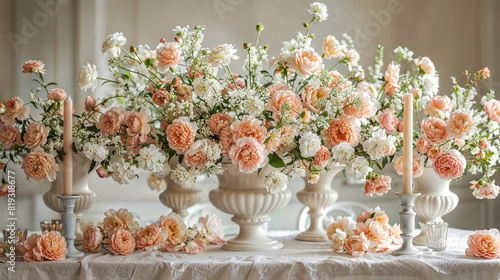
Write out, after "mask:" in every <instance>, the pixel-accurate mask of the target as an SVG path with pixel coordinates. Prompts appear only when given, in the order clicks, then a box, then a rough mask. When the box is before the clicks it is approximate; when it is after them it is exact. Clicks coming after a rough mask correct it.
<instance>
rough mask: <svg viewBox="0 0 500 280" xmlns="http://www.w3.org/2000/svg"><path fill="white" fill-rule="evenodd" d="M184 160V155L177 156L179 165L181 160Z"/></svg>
mask: <svg viewBox="0 0 500 280" xmlns="http://www.w3.org/2000/svg"><path fill="white" fill-rule="evenodd" d="M183 159H184V155H180V156H179V163H180V164H182V160H183Z"/></svg>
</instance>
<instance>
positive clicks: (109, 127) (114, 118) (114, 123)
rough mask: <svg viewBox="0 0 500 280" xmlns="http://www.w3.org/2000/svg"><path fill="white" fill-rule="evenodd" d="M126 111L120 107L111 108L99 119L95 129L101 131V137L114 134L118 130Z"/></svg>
mask: <svg viewBox="0 0 500 280" xmlns="http://www.w3.org/2000/svg"><path fill="white" fill-rule="evenodd" d="M126 117H127V111H126V110H125V108H122V107H113V108H111V109H109V110H108V111H107V112H106V113H104V114H102V115H101V116H100V117H99V122H97V124H96V127H97V128H98V129H99V130H100V131H101V134H102V136H108V135H110V134H115V133H117V132H118V131H119V130H120V127H121V126H122V124H123V122H124V121H125V118H126Z"/></svg>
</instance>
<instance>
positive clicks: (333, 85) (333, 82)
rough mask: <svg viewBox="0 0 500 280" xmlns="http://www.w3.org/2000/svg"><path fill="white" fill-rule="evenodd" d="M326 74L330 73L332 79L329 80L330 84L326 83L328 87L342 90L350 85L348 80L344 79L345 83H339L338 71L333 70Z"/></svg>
mask: <svg viewBox="0 0 500 280" xmlns="http://www.w3.org/2000/svg"><path fill="white" fill-rule="evenodd" d="M328 74H329V75H330V77H332V80H331V81H330V84H329V85H328V87H329V88H330V89H333V88H338V89H339V91H343V90H344V89H346V88H348V87H350V86H351V85H352V83H351V82H350V81H346V82H345V83H340V81H341V80H340V76H341V75H340V73H339V72H338V71H337V70H334V71H330V72H328Z"/></svg>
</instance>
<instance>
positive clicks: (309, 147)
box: [299, 131, 321, 157]
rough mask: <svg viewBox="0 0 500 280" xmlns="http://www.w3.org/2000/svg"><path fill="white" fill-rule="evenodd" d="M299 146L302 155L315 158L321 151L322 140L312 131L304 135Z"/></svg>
mask: <svg viewBox="0 0 500 280" xmlns="http://www.w3.org/2000/svg"><path fill="white" fill-rule="evenodd" d="M299 144H300V146H299V148H300V154H301V155H302V156H303V157H313V156H314V155H316V153H317V152H318V151H319V150H320V149H321V139H320V138H319V136H318V135H317V134H314V133H312V132H311V131H307V132H306V133H304V135H303V136H302V138H300V140H299Z"/></svg>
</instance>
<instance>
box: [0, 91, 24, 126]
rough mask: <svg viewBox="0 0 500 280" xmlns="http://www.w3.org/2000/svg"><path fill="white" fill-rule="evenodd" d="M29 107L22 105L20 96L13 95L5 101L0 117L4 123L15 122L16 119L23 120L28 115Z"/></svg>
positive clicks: (10, 123)
mask: <svg viewBox="0 0 500 280" xmlns="http://www.w3.org/2000/svg"><path fill="white" fill-rule="evenodd" d="M29 113H30V108H29V107H28V106H24V101H23V100H22V99H21V98H20V97H18V96H17V97H14V98H11V99H9V100H7V103H5V114H3V115H2V117H1V118H0V119H1V120H2V122H3V124H4V125H14V124H16V119H18V120H21V121H22V120H24V119H26V118H27V117H28V116H29Z"/></svg>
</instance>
